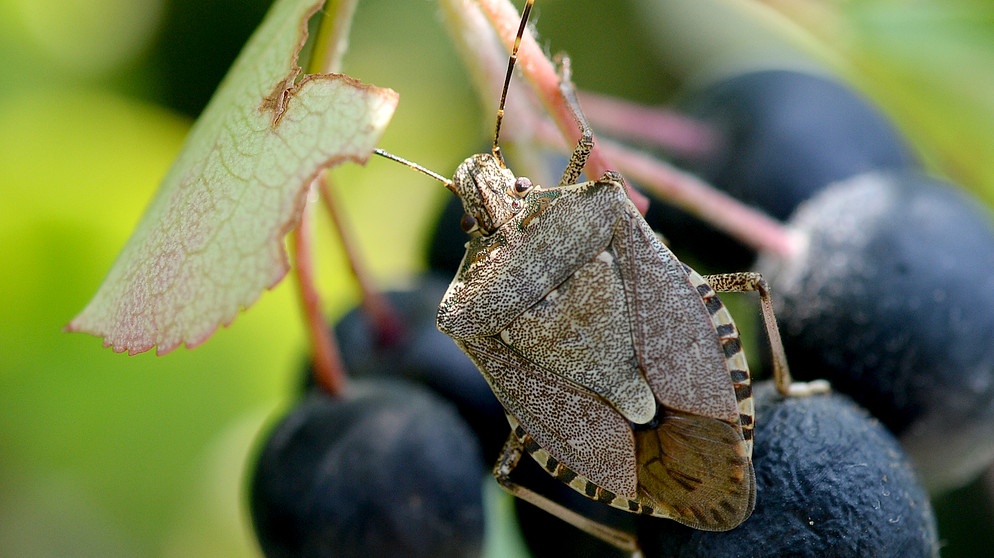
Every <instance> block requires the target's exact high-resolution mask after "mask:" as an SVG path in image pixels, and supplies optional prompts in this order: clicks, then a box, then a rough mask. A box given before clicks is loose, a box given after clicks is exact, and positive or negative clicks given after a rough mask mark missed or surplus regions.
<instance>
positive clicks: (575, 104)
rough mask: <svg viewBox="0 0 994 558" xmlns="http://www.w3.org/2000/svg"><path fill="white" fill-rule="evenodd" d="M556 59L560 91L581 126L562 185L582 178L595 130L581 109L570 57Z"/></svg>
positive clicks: (573, 182) (564, 172) (561, 179)
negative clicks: (581, 174)
mask: <svg viewBox="0 0 994 558" xmlns="http://www.w3.org/2000/svg"><path fill="white" fill-rule="evenodd" d="M556 61H557V62H558V63H559V93H560V95H562V96H563V100H565V101H566V106H567V107H569V111H570V113H572V115H573V119H574V120H576V124H577V126H579V127H580V140H579V141H578V142H576V148H574V149H573V155H571V156H570V158H569V163H567V165H566V170H564V171H563V176H562V178H560V179H559V185H560V186H569V185H570V184H576V183H577V181H578V180H579V179H580V173H582V172H583V166H584V165H586V164H587V157H589V156H590V151H591V150H592V149H593V148H594V132H593V130H591V128H590V124H589V123H588V122H587V117H586V116H584V115H583V111H582V110H581V109H580V101H579V100H577V98H576V87H575V86H574V85H573V79H572V72H571V70H570V64H569V57H567V56H565V55H562V54H560V55H558V56H557V57H556Z"/></svg>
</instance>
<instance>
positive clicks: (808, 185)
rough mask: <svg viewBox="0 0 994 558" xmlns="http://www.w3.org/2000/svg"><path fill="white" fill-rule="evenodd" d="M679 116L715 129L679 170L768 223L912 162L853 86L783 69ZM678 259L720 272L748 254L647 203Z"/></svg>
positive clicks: (713, 93) (721, 90)
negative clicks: (830, 188) (819, 195)
mask: <svg viewBox="0 0 994 558" xmlns="http://www.w3.org/2000/svg"><path fill="white" fill-rule="evenodd" d="M684 107H685V109H686V112H687V113H688V114H689V115H691V116H693V117H695V118H697V119H699V120H701V121H702V122H703V123H704V124H706V125H708V126H710V127H712V129H713V130H714V131H715V132H716V136H717V138H718V141H717V144H716V145H715V146H714V148H713V149H712V150H710V151H708V152H707V153H706V154H704V155H701V156H699V157H684V158H681V159H679V160H677V161H676V163H677V164H678V165H680V166H682V167H684V168H686V169H687V170H690V171H691V172H693V173H695V174H697V175H698V176H700V177H702V178H703V179H704V180H706V181H708V182H710V183H711V184H713V185H714V186H715V187H717V188H719V189H721V190H724V191H725V192H727V193H729V194H731V195H732V196H733V197H735V198H737V199H739V200H741V201H743V202H745V203H746V204H749V205H752V206H755V207H757V208H759V209H761V210H762V211H764V212H766V213H767V214H769V215H770V216H772V217H775V218H778V219H786V218H787V217H789V216H790V214H791V213H792V212H793V211H794V208H795V207H797V205H798V204H799V203H801V202H802V201H804V200H805V199H807V198H809V197H810V196H811V195H812V194H814V193H815V192H817V191H818V190H820V189H821V188H824V187H825V186H827V185H828V184H830V183H832V182H836V181H838V180H843V179H845V178H848V177H850V176H854V175H856V174H860V173H863V172H866V171H871V170H880V169H903V168H909V167H913V166H915V165H916V162H915V157H914V156H913V155H912V154H911V152H910V150H909V149H908V147H907V146H906V144H905V142H904V140H903V139H902V138H901V136H900V135H899V134H898V132H897V131H896V130H895V129H894V127H893V126H892V125H891V124H890V123H889V122H888V120H887V119H886V118H885V117H884V115H883V114H882V113H881V112H880V111H879V110H878V109H876V108H875V107H874V106H873V105H872V104H870V102H868V101H867V100H866V99H864V98H863V97H862V96H860V95H859V94H857V93H856V92H854V91H853V90H852V89H851V88H850V87H848V86H846V85H843V84H842V83H839V82H837V81H835V80H833V79H830V78H827V77H822V76H817V75H813V74H808V73H802V72H798V71H790V70H765V71H758V72H752V73H747V74H742V75H738V76H735V77H732V78H728V79H725V80H723V81H721V82H718V83H716V84H713V85H711V86H709V87H707V88H706V89H704V90H703V91H700V92H697V93H694V94H692V95H691V96H689V97H688V98H687V100H686V102H685V103H684ZM646 218H647V220H648V221H649V224H650V225H652V226H653V228H656V229H658V230H659V231H660V232H662V233H663V234H664V235H665V236H666V237H667V238H668V239H669V240H670V242H671V244H672V247H673V249H674V250H675V251H676V252H677V254H678V255H686V253H687V251H689V252H691V253H692V254H693V255H694V257H695V258H697V259H698V261H701V262H702V263H704V264H706V265H708V266H711V267H715V268H717V269H719V270H722V271H727V270H737V269H744V268H746V267H748V266H749V264H750V263H751V262H752V260H753V258H754V257H755V254H754V253H753V252H752V251H751V250H750V249H747V248H745V247H744V246H743V245H741V244H740V243H738V242H736V241H733V240H732V239H731V238H729V237H727V236H726V235H724V234H723V233H720V232H718V231H716V230H715V229H713V228H712V227H710V226H709V225H706V224H704V223H703V222H701V221H699V220H698V219H696V218H694V217H692V216H690V215H689V214H687V213H685V212H683V211H681V210H678V209H676V208H674V207H672V206H669V205H666V204H661V203H654V204H653V205H652V207H651V208H650V211H649V213H648V214H647V216H646Z"/></svg>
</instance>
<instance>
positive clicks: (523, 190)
mask: <svg viewBox="0 0 994 558" xmlns="http://www.w3.org/2000/svg"><path fill="white" fill-rule="evenodd" d="M531 189H532V181H531V180H528V179H527V178H525V177H524V176H519V177H518V178H516V179H515V180H514V195H516V196H518V197H519V198H523V197H525V194H527V193H528V192H529V191H531Z"/></svg>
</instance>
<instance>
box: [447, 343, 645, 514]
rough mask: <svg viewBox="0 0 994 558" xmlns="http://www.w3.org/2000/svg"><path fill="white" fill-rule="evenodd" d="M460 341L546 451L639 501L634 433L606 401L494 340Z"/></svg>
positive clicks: (623, 494)
mask: <svg viewBox="0 0 994 558" xmlns="http://www.w3.org/2000/svg"><path fill="white" fill-rule="evenodd" d="M458 343H459V344H460V345H462V349H463V351H464V352H466V354H468V355H470V356H471V358H473V360H474V361H475V363H476V365H477V367H478V368H479V369H480V370H481V372H483V375H484V377H486V379H487V381H488V382H489V383H490V386H491V387H492V388H493V390H494V393H495V394H496V395H497V398H498V399H499V400H500V401H501V403H503V405H504V407H505V408H506V409H507V411H508V412H509V413H510V414H512V415H513V416H514V417H515V418H516V419H517V420H518V421H519V422H520V424H521V426H522V427H523V428H524V429H525V431H526V432H527V433H528V434H530V435H531V437H532V438H534V440H535V441H536V442H537V443H538V444H539V445H540V446H542V448H544V449H545V450H546V451H547V452H548V453H549V454H550V455H552V456H553V457H554V458H556V459H557V460H559V461H560V462H562V463H563V464H564V465H565V466H567V467H569V468H570V469H572V470H573V471H575V472H576V473H579V474H580V475H582V476H584V477H586V478H587V479H589V480H591V481H592V482H594V483H595V484H597V485H598V486H600V487H602V488H605V489H607V490H610V491H611V492H613V493H615V494H617V495H619V496H623V497H625V498H629V499H634V498H635V496H636V484H637V479H636V474H635V468H636V465H635V440H634V437H633V433H632V429H631V427H630V425H629V424H630V423H629V422H628V421H627V420H625V418H624V417H622V416H621V415H620V414H619V413H618V412H617V411H615V410H614V409H613V408H612V407H611V406H610V405H609V404H607V402H606V401H604V399H602V398H601V397H599V396H597V395H595V394H593V393H591V392H590V391H588V390H586V389H584V388H582V387H580V386H577V385H576V384H573V383H572V382H570V381H568V380H566V379H565V378H563V377H562V376H559V375H556V374H553V373H551V372H549V371H547V370H545V369H543V368H541V367H539V366H537V365H535V364H534V363H531V362H529V361H527V360H525V359H524V358H522V357H521V356H519V355H518V354H517V353H515V352H514V351H512V350H510V349H509V348H508V347H507V346H506V345H504V344H503V343H501V342H500V341H498V340H496V339H493V338H489V337H487V338H476V339H465V340H462V341H459V342H458Z"/></svg>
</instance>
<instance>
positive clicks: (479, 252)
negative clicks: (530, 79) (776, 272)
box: [377, 0, 827, 552]
mask: <svg viewBox="0 0 994 558" xmlns="http://www.w3.org/2000/svg"><path fill="white" fill-rule="evenodd" d="M533 2H534V0H529V1H528V2H527V4H526V5H525V7H524V9H523V12H522V18H521V25H520V26H519V29H518V35H517V38H516V41H515V45H514V48H513V49H512V53H511V57H510V60H509V63H508V71H507V77H506V79H505V83H504V89H503V93H502V95H501V102H500V109H499V110H498V116H497V126H496V130H497V132H495V136H494V144H493V152H492V153H483V154H477V155H474V156H472V157H470V158H468V159H466V161H464V162H463V163H462V164H461V165H460V166H459V168H458V169H457V170H456V172H455V176H454V178H453V179H452V180H451V181H449V180H446V179H445V178H444V177H441V176H439V175H437V174H435V173H432V172H431V171H428V170H426V169H424V168H423V167H420V166H418V165H416V164H414V163H410V162H408V161H405V160H403V159H401V158H399V157H396V156H393V155H390V154H389V153H386V152H383V151H380V150H378V151H377V152H378V153H379V154H380V155H383V156H386V157H389V158H392V159H394V160H397V161H400V162H402V163H404V164H407V165H409V166H411V167H413V168H416V169H418V170H420V171H422V172H426V173H427V174H430V175H431V176H433V177H435V178H436V179H438V180H440V181H442V182H443V183H445V184H446V185H447V186H448V187H449V189H450V190H452V191H453V192H455V193H456V194H457V195H458V196H459V197H460V198H461V200H462V203H463V208H464V210H465V214H466V215H465V217H464V219H463V228H464V230H466V232H468V233H469V234H470V240H469V242H468V243H467V245H466V254H465V256H464V257H463V261H462V264H461V266H460V269H459V271H458V273H457V275H456V276H455V278H454V279H453V280H452V283H451V284H450V286H449V289H448V291H447V292H446V294H445V296H444V298H443V300H442V302H441V304H440V306H439V309H438V328H439V329H440V330H442V331H443V332H444V333H446V334H448V335H449V336H450V337H452V339H453V340H455V342H456V344H457V345H458V346H459V347H460V348H461V349H462V350H463V351H464V352H465V353H466V354H467V355H468V356H469V357H470V358H471V359H472V360H473V362H474V363H475V364H476V366H477V367H478V368H479V369H480V372H481V373H482V374H483V375H484V377H485V378H486V379H487V382H488V383H489V384H490V386H491V388H492V389H493V391H494V393H495V394H496V396H497V398H498V399H499V400H500V401H501V403H502V404H503V405H504V408H505V410H506V414H507V418H508V421H509V422H510V425H511V429H512V432H511V435H510V437H509V438H508V441H507V443H506V444H505V446H504V449H503V452H502V455H501V457H500V458H499V459H498V462H497V463H496V465H495V466H494V476H495V477H496V478H497V480H498V481H499V482H500V484H501V485H502V486H504V488H506V489H507V490H509V491H510V492H511V493H512V494H514V495H516V496H518V497H520V498H523V499H525V500H528V501H529V502H532V503H534V504H536V505H538V506H539V507H541V508H543V509H545V510H547V511H549V512H551V513H553V514H555V515H558V516H559V517H562V518H563V519H565V520H566V521H569V522H570V523H573V524H574V525H576V526H578V527H580V528H581V529H584V530H585V531H588V532H590V533H591V534H593V535H595V536H598V537H600V538H602V539H604V540H606V541H608V542H610V543H612V544H614V545H616V546H618V547H619V548H623V549H626V550H629V551H632V552H637V551H638V545H637V541H636V540H635V539H634V537H633V536H632V535H630V534H628V533H624V532H620V531H617V530H615V529H612V528H609V527H607V526H604V525H600V524H598V523H595V522H593V521H591V520H589V519H587V518H585V517H583V516H581V515H579V514H576V513H575V512H573V511H571V510H569V509H566V508H564V507H562V506H560V505H559V504H557V503H555V502H552V501H550V500H548V499H546V498H544V497H543V496H540V495H538V494H537V493H535V492H533V491H531V490H529V489H528V488H526V487H524V486H521V485H518V484H516V483H515V482H514V481H513V480H511V479H510V473H511V471H512V470H513V469H514V467H515V466H516V464H517V463H518V460H519V459H520V457H521V455H522V453H524V452H527V453H529V454H530V455H531V456H532V457H533V458H534V459H535V460H536V461H537V462H538V463H539V464H540V465H541V466H542V467H543V468H544V469H545V470H546V471H548V472H549V473H550V474H551V475H553V476H554V477H555V478H557V479H559V480H560V481H562V482H564V483H566V484H568V485H569V486H570V487H572V488H573V489H575V490H576V491H578V492H580V493H582V494H584V495H586V496H588V497H590V498H592V499H594V500H598V501H601V502H603V503H605V504H609V505H611V506H614V507H616V508H620V509H623V510H626V511H630V512H634V513H642V514H649V515H653V516H658V517H665V518H670V519H674V520H676V521H679V522H680V523H683V524H685V525H688V526H691V527H694V528H697V529H704V530H714V531H722V530H728V529H732V528H734V527H736V526H737V525H739V524H740V523H741V522H742V521H744V520H745V519H746V518H748V517H749V515H750V514H751V513H752V509H753V506H754V504H755V500H756V481H755V476H754V473H753V467H752V433H753V399H752V392H751V389H750V375H749V369H748V365H747V364H746V359H745V356H744V355H743V353H742V348H741V345H740V342H739V334H738V331H737V329H736V326H735V323H734V322H733V321H732V317H731V315H730V314H729V313H728V311H727V310H726V309H725V307H724V306H723V305H722V303H721V301H720V300H719V299H718V297H717V295H716V294H715V291H721V292H727V291H752V290H755V291H759V294H760V299H761V303H762V309H763V318H764V323H765V326H766V330H767V333H768V335H769V338H770V342H771V345H772V349H773V354H774V359H773V362H774V369H775V371H774V373H775V377H776V382H777V385H778V387H779V389H780V390H781V392H783V393H785V394H787V393H804V392H805V391H812V390H815V391H820V390H823V389H825V388H826V387H827V385H823V384H809V385H807V386H805V385H803V384H794V385H793V386H791V381H790V375H789V372H788V370H787V365H786V359H785V357H784V354H783V348H782V346H781V344H780V336H779V333H778V331H777V326H776V321H775V317H774V316H773V310H772V303H771V302H770V296H769V292H768V290H767V288H766V283H765V281H764V280H763V278H762V277H761V276H760V275H759V274H756V273H733V274H727V275H716V276H707V277H704V276H701V275H699V274H698V273H697V272H695V271H694V270H692V269H691V268H689V267H688V266H686V265H684V264H683V263H681V262H680V261H678V260H677V259H676V257H675V256H674V255H673V254H672V253H671V252H670V251H669V249H668V248H666V246H665V245H663V244H662V243H661V242H660V241H659V239H658V238H657V236H656V235H655V234H654V233H653V231H652V230H651V229H650V228H649V226H648V224H646V222H645V220H644V219H643V218H642V215H641V214H640V213H639V212H638V210H637V209H636V208H635V206H634V205H633V204H632V202H631V201H630V200H629V198H628V195H627V194H626V190H625V187H624V182H623V178H622V177H621V175H619V174H617V173H613V172H609V173H607V174H605V175H604V176H603V177H601V178H600V179H598V180H595V181H590V182H583V183H579V184H577V183H576V181H577V180H578V178H579V176H580V173H581V172H582V169H583V166H584V164H585V162H586V159H587V156H588V155H589V153H590V150H591V149H592V146H593V141H592V137H593V136H592V133H591V131H590V128H589V126H588V125H587V123H586V121H585V118H584V117H583V114H582V112H581V110H580V107H579V104H578V103H577V102H576V96H575V94H574V91H573V86H572V83H571V79H570V75H569V65H568V60H565V59H563V60H562V64H561V67H560V89H561V92H562V94H563V95H564V98H565V99H566V100H567V102H568V103H569V105H570V107H571V108H572V111H573V113H574V117H575V118H576V120H577V122H578V124H579V126H580V128H581V131H582V134H581V139H580V142H579V143H578V144H577V147H576V149H575V150H574V152H573V155H572V157H571V158H570V161H569V163H568V165H567V168H566V170H565V171H564V173H563V176H562V179H561V180H560V184H559V186H557V187H554V188H543V187H541V186H537V185H533V184H532V183H531V181H530V180H529V179H527V178H523V177H515V176H514V174H513V173H512V172H511V171H510V170H508V168H507V167H506V166H505V163H504V160H503V157H502V156H501V153H500V148H499V146H498V138H497V135H498V133H499V130H500V121H501V117H502V114H503V106H504V99H505V97H506V94H507V89H508V81H507V80H509V79H510V77H511V75H512V69H513V66H514V62H515V59H516V54H517V49H518V45H519V44H520V41H521V37H522V33H523V32H524V29H525V23H526V21H527V18H528V13H529V11H530V9H531V6H532V4H533Z"/></svg>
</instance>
